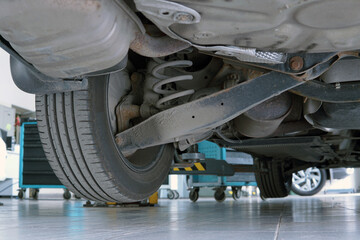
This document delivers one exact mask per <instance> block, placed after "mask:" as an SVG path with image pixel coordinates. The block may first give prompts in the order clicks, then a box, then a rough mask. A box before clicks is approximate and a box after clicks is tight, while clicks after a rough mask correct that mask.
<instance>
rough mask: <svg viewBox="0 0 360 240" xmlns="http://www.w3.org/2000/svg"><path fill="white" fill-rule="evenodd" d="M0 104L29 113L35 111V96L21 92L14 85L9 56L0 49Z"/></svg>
mask: <svg viewBox="0 0 360 240" xmlns="http://www.w3.org/2000/svg"><path fill="white" fill-rule="evenodd" d="M0 104H2V105H5V106H8V107H11V106H12V105H16V106H18V107H21V108H25V109H27V110H29V111H35V95H33V94H28V93H25V92H23V91H21V90H20V89H19V88H18V87H16V85H15V84H14V82H13V80H12V77H11V73H10V63H9V54H7V53H6V52H5V51H4V50H2V49H1V48H0Z"/></svg>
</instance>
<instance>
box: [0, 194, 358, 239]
mask: <svg viewBox="0 0 360 240" xmlns="http://www.w3.org/2000/svg"><path fill="white" fill-rule="evenodd" d="M60 197H61V195H60ZM60 197H59V199H40V200H37V201H36V200H17V199H4V198H2V199H0V202H3V203H4V206H0V239H1V240H2V239H6V240H13V239H22V240H24V239H97V240H98V239H126V240H131V239H156V240H160V239H182V240H183V239H193V240H195V239H209V240H210V239H217V240H219V239H220V240H223V239H261V240H263V239H264V240H266V239H341V240H344V239H356V240H358V239H360V195H347V196H345V195H336V196H335V195H334V196H320V197H310V198H301V197H294V196H291V197H288V198H285V199H276V200H274V199H272V200H267V201H262V200H260V199H259V198H257V197H253V198H242V199H241V200H239V201H236V202H235V201H233V200H232V199H228V200H226V201H225V202H223V203H217V202H215V200H213V199H211V198H209V199H200V200H199V201H198V202H197V203H191V202H190V201H189V200H186V199H183V200H160V202H159V206H157V207H141V208H140V207H128V208H120V207H117V208H84V207H82V204H83V203H84V202H83V201H79V200H70V201H64V200H60Z"/></svg>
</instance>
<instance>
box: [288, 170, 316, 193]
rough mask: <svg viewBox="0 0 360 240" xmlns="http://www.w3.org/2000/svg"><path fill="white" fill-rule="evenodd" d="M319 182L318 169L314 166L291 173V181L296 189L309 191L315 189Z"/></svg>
mask: <svg viewBox="0 0 360 240" xmlns="http://www.w3.org/2000/svg"><path fill="white" fill-rule="evenodd" d="M320 182H321V172H320V169H318V168H316V167H311V168H307V169H306V170H301V171H298V172H296V173H293V175H292V183H293V186H295V187H296V188H297V189H298V190H300V191H303V192H310V191H313V190H314V189H316V188H317V187H318V186H319V185H320Z"/></svg>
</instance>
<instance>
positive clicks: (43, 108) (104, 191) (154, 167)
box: [36, 75, 174, 202]
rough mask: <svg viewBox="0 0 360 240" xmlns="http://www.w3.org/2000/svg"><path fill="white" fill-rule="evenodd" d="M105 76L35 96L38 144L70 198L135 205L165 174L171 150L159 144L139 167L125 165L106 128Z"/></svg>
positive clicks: (107, 88)
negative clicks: (73, 88)
mask: <svg viewBox="0 0 360 240" xmlns="http://www.w3.org/2000/svg"><path fill="white" fill-rule="evenodd" d="M109 76H110V75H103V76H97V77H91V78H89V86H88V89H87V90H82V91H75V92H68V93H57V94H49V95H38V96H36V112H37V120H38V128H39V132H40V137H41V141H42V144H43V148H44V151H45V154H46V156H47V158H48V160H49V162H50V165H51V167H52V168H53V170H54V172H55V174H56V176H57V177H58V178H59V180H60V181H61V182H62V183H63V184H64V185H65V186H66V188H68V189H69V190H70V191H71V192H73V193H74V194H76V195H78V196H81V197H83V198H85V199H89V200H93V201H96V202H136V201H141V200H143V199H146V198H147V197H149V196H151V195H152V194H153V193H154V192H156V191H157V190H158V188H159V187H160V185H161V184H162V183H163V182H164V180H165V178H166V177H167V176H168V172H169V169H170V164H171V160H172V157H173V155H174V152H173V151H174V150H173V147H172V146H171V145H164V146H160V147H159V148H158V151H156V154H155V155H154V156H155V157H154V161H152V160H151V161H150V164H148V165H146V166H145V167H143V169H140V168H137V167H134V166H133V165H131V164H129V161H128V160H127V159H126V158H125V157H124V155H123V154H122V153H121V152H120V151H119V149H118V147H117V145H116V143H115V141H114V134H113V132H112V130H111V123H110V120H109V119H110V114H109V111H108V106H109V105H108V104H109V103H108V101H109V99H108V91H109V87H108V86H109V81H110V80H109V78H110V77H109ZM146 161H147V160H146Z"/></svg>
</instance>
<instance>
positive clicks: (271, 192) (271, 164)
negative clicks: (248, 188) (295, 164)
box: [255, 158, 292, 199]
mask: <svg viewBox="0 0 360 240" xmlns="http://www.w3.org/2000/svg"><path fill="white" fill-rule="evenodd" d="M255 166H256V167H257V169H258V170H259V169H260V170H267V171H256V172H255V178H256V182H257V185H258V187H259V189H260V194H261V198H262V199H266V198H282V197H286V196H288V195H289V192H290V189H291V182H292V177H291V175H289V176H285V175H284V170H283V164H282V162H281V161H276V160H272V159H268V158H261V159H259V158H258V159H255Z"/></svg>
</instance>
